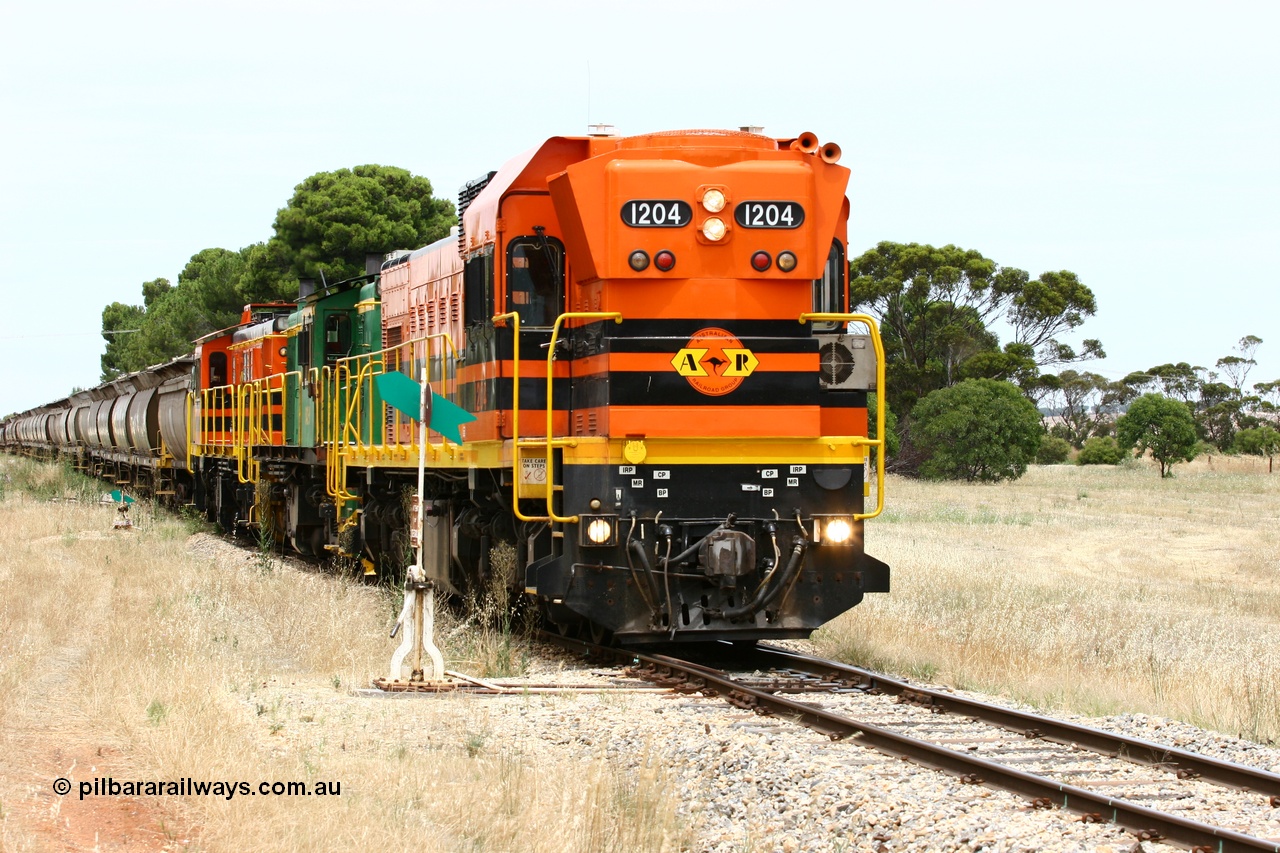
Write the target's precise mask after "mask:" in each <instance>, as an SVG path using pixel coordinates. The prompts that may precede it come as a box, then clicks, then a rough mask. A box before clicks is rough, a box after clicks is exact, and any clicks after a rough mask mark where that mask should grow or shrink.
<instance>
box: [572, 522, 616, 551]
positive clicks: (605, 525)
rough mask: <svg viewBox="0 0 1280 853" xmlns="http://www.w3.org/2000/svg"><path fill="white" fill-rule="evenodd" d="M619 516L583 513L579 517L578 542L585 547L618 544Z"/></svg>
mask: <svg viewBox="0 0 1280 853" xmlns="http://www.w3.org/2000/svg"><path fill="white" fill-rule="evenodd" d="M617 529H618V517H617V516H614V515H583V516H579V517H578V544H579V545H582V546H584V547H588V548H589V547H591V546H598V547H609V546H612V545H616V544H618V542H617V539H616V534H617Z"/></svg>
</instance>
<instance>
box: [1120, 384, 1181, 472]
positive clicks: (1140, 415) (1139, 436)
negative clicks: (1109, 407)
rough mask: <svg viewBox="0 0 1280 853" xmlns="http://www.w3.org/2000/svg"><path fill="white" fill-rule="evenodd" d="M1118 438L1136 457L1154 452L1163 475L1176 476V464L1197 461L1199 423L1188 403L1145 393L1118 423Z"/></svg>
mask: <svg viewBox="0 0 1280 853" xmlns="http://www.w3.org/2000/svg"><path fill="white" fill-rule="evenodd" d="M1116 435H1117V437H1118V438H1119V440H1120V443H1121V444H1122V445H1123V446H1125V447H1134V446H1135V445H1136V446H1137V451H1136V455H1138V456H1141V455H1142V454H1143V453H1145V452H1146V451H1148V450H1150V451H1151V456H1152V458H1154V459H1155V460H1156V462H1158V463H1160V476H1161V477H1162V478H1163V477H1169V476H1172V474H1173V466H1174V463H1176V462H1180V461H1186V462H1190V461H1191V460H1192V459H1195V458H1196V422H1195V420H1194V419H1193V418H1192V417H1191V410H1190V409H1188V408H1187V406H1186V404H1185V403H1180V402H1178V401H1177V400H1173V399H1170V398H1169V397H1165V396H1163V395H1161V394H1144V395H1142V396H1141V397H1139V398H1138V399H1136V400H1134V401H1133V403H1131V404H1130V405H1129V411H1128V412H1126V413H1125V414H1124V415H1123V416H1122V417H1121V418H1120V420H1118V421H1116Z"/></svg>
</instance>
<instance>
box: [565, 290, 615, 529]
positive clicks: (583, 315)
mask: <svg viewBox="0 0 1280 853" xmlns="http://www.w3.org/2000/svg"><path fill="white" fill-rule="evenodd" d="M565 320H612V321H613V322H615V323H621V322H622V314H621V313H620V312H618V311H569V312H567V313H565V314H561V315H560V316H559V317H557V318H556V322H555V325H553V326H552V327H551V342H550V343H549V344H548V345H547V518H548V519H550V520H551V521H553V522H557V521H558V522H562V523H569V524H576V523H577V521H578V516H576V515H572V516H564V517H562V516H559V515H556V511H555V507H554V506H553V503H552V501H553V499H554V494H555V482H554V481H555V478H554V477H553V476H552V472H553V471H554V470H555V469H553V468H552V467H551V462H552V453H551V449H552V447H566V446H573V445H574V444H576V442H573V441H571V440H564V441H555V440H554V439H552V437H551V416H552V412H553V408H552V400H551V388H552V386H551V380H552V370H551V365H552V362H553V361H554V360H555V357H556V340H557V339H558V338H559V337H560V324H561V323H563V322H564V321H565Z"/></svg>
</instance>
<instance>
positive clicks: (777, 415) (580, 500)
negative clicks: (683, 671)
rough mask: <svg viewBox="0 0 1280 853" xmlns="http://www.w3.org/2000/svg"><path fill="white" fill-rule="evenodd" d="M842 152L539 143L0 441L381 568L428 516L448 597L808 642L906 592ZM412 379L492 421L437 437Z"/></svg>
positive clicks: (436, 575)
mask: <svg viewBox="0 0 1280 853" xmlns="http://www.w3.org/2000/svg"><path fill="white" fill-rule="evenodd" d="M838 160H839V148H838V146H836V145H834V144H827V145H820V144H819V143H818V140H817V139H816V137H814V136H813V135H812V134H802V135H801V136H799V137H796V138H784V139H777V138H772V137H766V136H762V135H759V134H755V133H748V132H739V131H679V132H671V133H656V134H646V135H642V136H633V137H616V136H588V137H557V138H553V139H549V140H547V141H546V142H544V143H542V144H541V145H539V146H537V147H535V148H533V149H531V150H529V151H527V152H525V153H524V154H522V155H520V156H518V157H516V158H514V159H512V160H511V161H509V162H508V163H506V164H505V165H503V166H502V167H501V168H500V169H498V170H497V171H494V172H489V173H487V174H486V175H484V176H483V177H482V178H480V179H478V180H476V181H473V182H471V183H469V184H468V185H467V186H466V187H464V188H463V189H462V191H461V194H460V198H459V214H460V219H461V223H460V228H458V229H455V232H454V233H453V234H451V235H450V236H449V237H447V238H445V239H443V240H440V241H437V242H436V243H433V244H432V245H429V246H425V247H423V248H420V249H417V250H413V251H403V252H395V253H391V254H389V255H387V256H386V257H385V258H380V259H378V262H376V263H373V264H371V265H370V267H369V268H368V270H367V274H366V275H365V276H362V277H359V278H356V279H353V280H351V281H346V282H339V283H337V284H333V285H327V286H325V287H323V288H315V287H314V286H312V285H309V284H307V283H304V287H303V292H302V293H301V294H300V296H299V299H298V301H297V303H296V304H289V305H256V306H248V307H246V310H245V313H244V316H243V318H242V322H241V323H240V324H238V325H237V326H235V327H233V328H231V329H226V330H223V331H220V332H217V333H214V334H213V335H209V336H207V337H205V338H203V339H202V340H200V341H198V342H197V343H196V349H195V352H194V353H193V354H192V355H190V356H186V357H183V358H180V359H175V360H174V361H173V362H170V363H168V364H165V365H160V366H157V367H155V368H151V369H149V370H146V371H142V372H140V373H138V374H132V375H130V376H127V377H122V378H120V379H118V380H115V381H114V382H111V383H107V384H104V385H102V386H99V387H98V388H95V389H91V390H90V391H86V392H81V393H79V394H76V395H73V396H72V397H69V398H67V399H64V400H60V401H57V402H55V403H52V404H49V405H47V406H43V407H40V408H39V409H35V410H32V411H31V412H27V413H23V414H22V415H18V416H15V417H12V418H10V419H8V420H7V421H5V422H4V423H3V424H2V425H0V441H3V442H4V444H5V445H6V446H7V447H9V448H11V449H19V450H22V451H24V452H30V453H39V454H45V455H52V454H59V455H64V456H67V457H70V458H71V459H73V460H74V461H75V462H76V464H77V465H79V466H80V467H82V468H84V469H85V470H88V471H90V472H91V473H94V474H97V475H101V476H104V477H107V478H108V479H114V481H115V482H117V483H121V484H129V485H130V486H132V487H134V488H140V489H144V490H150V491H153V492H155V493H157V494H160V495H167V496H170V497H171V499H172V500H175V501H177V502H181V503H190V504H194V505H195V506H196V507H198V508H200V509H201V510H203V511H204V512H205V513H207V514H208V516H209V517H210V518H211V519H213V520H216V521H218V522H219V523H220V524H221V525H222V526H223V527H225V528H227V529H228V530H245V529H247V528H254V529H257V530H260V531H262V530H265V531H269V532H270V533H271V534H272V535H274V536H276V537H277V538H278V539H279V540H280V541H281V542H287V543H288V544H290V545H291V546H292V547H293V548H295V549H296V550H297V551H299V552H301V553H303V554H309V555H319V554H323V553H326V552H334V553H342V554H347V555H351V556H356V557H358V558H359V559H360V560H361V561H362V563H363V565H364V571H365V572H366V573H368V574H378V573H383V572H396V571H402V570H403V567H404V565H405V564H406V562H407V556H406V555H407V553H408V550H409V547H410V544H411V542H416V541H418V540H419V539H420V541H421V544H422V547H423V549H424V554H425V560H424V564H425V566H426V569H427V574H428V575H429V577H430V578H431V580H432V581H433V582H434V583H435V584H436V585H437V586H438V587H439V588H441V589H444V590H446V591H449V592H454V593H462V592H466V591H467V590H471V589H475V588H477V587H481V586H485V585H489V584H493V583H499V584H506V585H508V586H510V587H511V588H512V589H513V590H514V591H517V592H520V593H523V594H524V595H526V596H528V597H529V599H530V600H531V601H533V602H535V603H536V605H537V606H538V607H539V608H540V609H541V611H542V612H543V614H544V615H545V616H546V618H547V619H548V620H549V621H550V622H552V623H554V624H555V625H557V626H559V627H560V628H561V629H562V630H564V631H566V632H568V631H581V632H585V633H589V634H591V635H592V636H594V637H595V638H597V639H599V638H601V637H603V636H605V635H611V636H613V637H616V638H617V639H618V640H619V641H622V642H628V643H644V642H658V641H677V642H679V641H685V640H716V639H728V640H741V641H752V640H757V639H761V638H768V637H774V638H787V637H792V638H794V637H805V636H807V635H808V634H809V633H810V632H811V631H812V630H814V629H815V628H817V627H818V626H820V625H821V624H823V623H824V622H826V621H828V620H830V619H831V618H833V617H835V616H836V615H838V614H840V613H841V612H843V611H844V610H846V609H848V608H850V607H852V606H854V605H856V604H857V603H859V602H860V601H861V600H862V598H863V596H864V594H866V593H868V592H884V591H888V588H889V569H888V567H887V566H886V565H885V564H884V563H882V562H880V561H879V560H876V559H875V558H874V557H872V556H870V555H868V554H867V553H866V552H865V550H864V548H863V524H864V521H865V520H866V519H868V518H872V517H874V516H875V515H877V514H878V513H879V511H880V509H881V508H882V506H883V494H884V492H883V474H882V472H883V470H884V467H883V444H882V443H881V442H880V441H879V440H878V439H875V438H871V437H870V431H869V429H868V426H869V425H868V416H867V412H868V405H867V404H868V395H874V394H883V391H884V388H883V352H882V347H881V344H880V339H879V335H878V331H877V329H876V326H875V323H874V321H873V320H872V319H871V318H869V317H866V316H864V315H855V314H850V313H847V312H848V307H847V306H848V298H847V274H848V264H847V261H846V238H847V224H848V217H849V202H848V200H847V198H846V196H845V191H846V188H847V184H848V179H849V171H848V169H846V168H845V167H843V166H841V165H839V164H838ZM394 373H400V374H404V375H405V376H407V377H409V378H411V379H414V380H418V381H421V380H423V379H424V378H425V380H426V383H427V384H428V385H429V387H430V391H431V396H432V399H435V400H438V401H439V400H443V401H447V402H448V403H452V404H454V405H456V406H458V407H461V409H463V410H465V412H467V413H469V415H470V416H471V417H472V418H473V419H472V420H470V421H469V422H466V423H464V424H462V425H461V426H460V427H458V431H457V434H456V435H454V436H453V437H452V438H446V437H445V436H444V435H442V434H440V433H438V432H432V433H429V434H428V438H427V440H426V443H425V445H424V446H420V444H419V441H420V439H419V423H418V413H417V412H416V411H406V410H405V409H404V407H403V406H400V407H397V406H395V405H392V404H391V402H392V401H389V400H388V399H384V397H383V392H384V391H385V389H386V387H387V385H385V384H384V382H383V380H382V379H381V378H380V377H385V376H387V375H388V374H394ZM880 402H881V403H883V400H882V399H881V401H880ZM879 411H880V412H883V411H884V407H883V405H881V406H880V407H879ZM875 435H883V424H882V423H881V424H880V431H879V432H876V433H875ZM420 452H421V453H423V454H424V455H425V459H426V467H425V484H424V488H423V490H422V493H421V495H418V494H416V485H417V461H418V457H419V453H420ZM872 456H878V457H879V461H880V464H878V465H874V466H873V465H871V464H869V463H870V462H871V458H872ZM873 483H874V484H875V485H876V488H875V490H874V492H873V491H872V488H871V487H872V485H873ZM872 494H874V497H875V499H874V501H869V500H868V497H869V496H871V495H872ZM500 543H506V544H507V545H509V546H510V547H508V548H505V549H498V547H497V546H498V545H499V544H500ZM500 552H501V553H502V554H503V556H502V557H501V558H495V556H494V555H495V554H498V553H500ZM513 552H514V559H512V558H511V554H512V553H513Z"/></svg>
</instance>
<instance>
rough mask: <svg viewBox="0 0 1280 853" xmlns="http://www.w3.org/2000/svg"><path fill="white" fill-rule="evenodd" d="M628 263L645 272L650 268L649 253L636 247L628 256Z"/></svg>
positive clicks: (638, 270) (633, 267)
mask: <svg viewBox="0 0 1280 853" xmlns="http://www.w3.org/2000/svg"><path fill="white" fill-rule="evenodd" d="M627 263H629V264H630V265H631V268H632V269H633V270H635V271H636V272H644V271H645V270H647V269H648V268H649V254H648V252H645V251H644V250H643V249H636V250H635V251H634V252H632V253H631V257H629V258H627Z"/></svg>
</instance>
